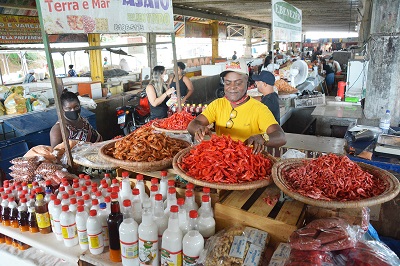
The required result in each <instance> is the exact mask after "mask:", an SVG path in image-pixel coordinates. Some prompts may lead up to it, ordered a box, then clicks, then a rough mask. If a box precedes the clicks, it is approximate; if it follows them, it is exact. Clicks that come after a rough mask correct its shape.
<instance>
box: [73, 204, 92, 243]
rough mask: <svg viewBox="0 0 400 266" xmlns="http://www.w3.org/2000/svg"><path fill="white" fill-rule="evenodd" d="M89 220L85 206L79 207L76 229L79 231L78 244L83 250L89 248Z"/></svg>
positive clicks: (76, 216)
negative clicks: (87, 225)
mask: <svg viewBox="0 0 400 266" xmlns="http://www.w3.org/2000/svg"><path fill="white" fill-rule="evenodd" d="M88 218H89V215H88V213H87V212H86V210H85V207H84V206H83V204H81V205H79V206H78V208H77V212H76V215H75V221H76V229H77V230H78V242H79V246H80V247H81V249H82V250H87V249H88V248H89V241H88V236H87V227H86V223H87V220H88Z"/></svg>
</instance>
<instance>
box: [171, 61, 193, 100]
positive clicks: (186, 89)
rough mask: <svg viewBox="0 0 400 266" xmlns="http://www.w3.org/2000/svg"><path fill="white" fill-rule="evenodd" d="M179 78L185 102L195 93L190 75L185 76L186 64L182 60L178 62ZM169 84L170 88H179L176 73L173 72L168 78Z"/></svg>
mask: <svg viewBox="0 0 400 266" xmlns="http://www.w3.org/2000/svg"><path fill="white" fill-rule="evenodd" d="M177 65H178V79H179V88H180V92H181V97H182V101H181V102H182V103H185V102H186V101H187V99H189V97H190V96H191V95H192V94H193V91H194V87H193V83H192V82H191V81H190V79H189V78H188V77H186V76H185V72H184V70H185V68H186V66H185V64H184V63H182V62H178V63H177ZM168 86H169V88H175V89H176V88H177V87H176V75H175V74H171V75H170V76H169V79H168Z"/></svg>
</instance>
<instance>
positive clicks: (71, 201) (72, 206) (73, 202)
mask: <svg viewBox="0 0 400 266" xmlns="http://www.w3.org/2000/svg"><path fill="white" fill-rule="evenodd" d="M77 207H78V205H77V201H76V198H72V199H69V210H70V211H71V212H72V214H73V215H74V216H75V215H76V209H77Z"/></svg>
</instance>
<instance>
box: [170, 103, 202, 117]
mask: <svg viewBox="0 0 400 266" xmlns="http://www.w3.org/2000/svg"><path fill="white" fill-rule="evenodd" d="M181 107H182V111H185V112H187V113H189V114H191V115H192V116H198V115H199V114H201V113H202V112H203V111H204V110H205V109H206V108H207V104H205V105H202V104H197V105H196V104H192V105H190V104H186V105H184V104H183V103H182V105H181ZM177 111H178V104H177V103H175V104H174V105H172V106H171V112H172V113H175V112H177Z"/></svg>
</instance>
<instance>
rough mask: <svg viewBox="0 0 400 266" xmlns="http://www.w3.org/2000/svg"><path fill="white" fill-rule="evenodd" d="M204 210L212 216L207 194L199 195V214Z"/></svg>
mask: <svg viewBox="0 0 400 266" xmlns="http://www.w3.org/2000/svg"><path fill="white" fill-rule="evenodd" d="M204 212H208V213H209V214H210V215H211V216H212V217H214V212H213V209H212V207H211V202H210V197H209V196H207V195H203V196H201V207H200V208H199V216H201V215H202V214H203V213H204Z"/></svg>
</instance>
